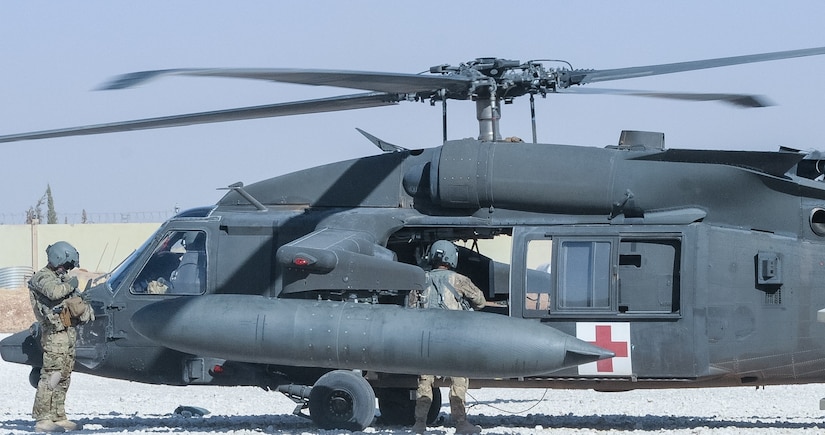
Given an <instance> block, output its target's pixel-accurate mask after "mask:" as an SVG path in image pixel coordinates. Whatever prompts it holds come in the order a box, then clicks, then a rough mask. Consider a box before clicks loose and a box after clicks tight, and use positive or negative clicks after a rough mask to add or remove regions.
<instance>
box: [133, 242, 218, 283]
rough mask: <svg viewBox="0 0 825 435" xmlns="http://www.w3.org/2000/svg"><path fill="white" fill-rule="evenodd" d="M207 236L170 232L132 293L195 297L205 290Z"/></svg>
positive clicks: (141, 274) (148, 262)
mask: <svg viewBox="0 0 825 435" xmlns="http://www.w3.org/2000/svg"><path fill="white" fill-rule="evenodd" d="M206 255H207V251H206V233H205V232H204V231H171V232H169V233H167V234H166V236H164V238H163V239H162V240H161V241H160V242H159V243H158V244H157V246H156V247H155V249H154V251H153V252H152V256H151V257H149V260H148V261H147V262H146V265H145V266H144V267H143V269H142V270H141V271H140V273H139V274H138V276H137V278H136V279H135V281H134V283H133V284H132V293H137V294H170V295H197V294H202V293H204V291H205V290H206V264H207V262H206V260H207V258H206Z"/></svg>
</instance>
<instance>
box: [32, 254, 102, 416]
mask: <svg viewBox="0 0 825 435" xmlns="http://www.w3.org/2000/svg"><path fill="white" fill-rule="evenodd" d="M46 255H47V257H48V264H47V265H46V267H44V268H43V269H40V270H39V271H38V272H37V273H35V274H34V276H33V277H32V279H31V280H29V296H30V298H31V304H32V308H33V309H34V315H35V317H36V318H37V321H38V322H39V323H40V344H41V346H42V348H43V367H42V368H41V369H40V381H39V382H38V384H37V393H36V394H35V397H34V407H33V409H32V416H33V417H34V419H35V420H36V423H35V430H36V431H37V432H64V431H67V430H76V429H80V426H79V425H78V424H77V423H75V422H73V421H70V420H68V419H67V418H66V409H65V401H66V391H67V390H68V389H69V382H70V378H71V374H72V369H73V368H74V361H75V341H76V339H77V331H76V327H75V326H76V325H77V324H79V323H83V322H88V321H90V320H93V319H94V313H93V311H92V309H91V307H90V306H89V305H88V304H86V302H85V301H83V300H82V299H81V298H80V297H79V296H78V295H79V293H78V291H77V284H78V282H77V277H76V276H72V277H69V276H68V275H67V273H66V272H68V271H69V270H71V269H73V268H75V267H77V266H79V265H80V256H79V254H78V252H77V250H76V249H75V248H74V247H73V246H72V245H70V244H69V243H66V242H57V243H55V244H53V245H49V247H48V248H46Z"/></svg>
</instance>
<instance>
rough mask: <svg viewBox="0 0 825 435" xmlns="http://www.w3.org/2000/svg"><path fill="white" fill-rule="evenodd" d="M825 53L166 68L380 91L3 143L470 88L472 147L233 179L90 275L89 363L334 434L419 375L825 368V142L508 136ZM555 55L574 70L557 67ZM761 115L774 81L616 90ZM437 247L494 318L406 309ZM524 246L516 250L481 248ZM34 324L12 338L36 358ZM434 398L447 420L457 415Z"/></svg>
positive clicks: (740, 373)
mask: <svg viewBox="0 0 825 435" xmlns="http://www.w3.org/2000/svg"><path fill="white" fill-rule="evenodd" d="M821 54H825V48H812V49H804V50H793V51H784V52H775V53H766V54H756V55H747V56H738V57H729V58H719V59H709V60H700V61H693V62H683V63H675V64H662V65H651V66H643V67H631V68H618V69H604V70H583V69H573V68H572V67H571V66H569V65H568V64H565V63H563V62H562V63H560V64H559V63H558V62H551V61H547V60H532V61H527V62H520V61H513V60H505V59H498V58H479V59H476V60H473V61H470V62H467V63H462V64H460V65H459V66H450V65H439V66H435V67H432V68H430V70H429V73H430V74H429V75H427V74H402V73H381V72H364V71H336V70H306V69H170V70H163V71H146V72H137V73H131V74H126V75H123V76H120V77H117V78H115V79H114V80H112V81H111V82H109V83H107V84H106V85H105V86H104V88H106V89H122V88H126V87H131V86H135V85H138V84H141V83H144V82H146V81H148V80H151V79H157V78H160V77H163V76H169V75H184V76H209V77H228V78H250V79H259V80H270V81H275V82H286V83H294V84H305V85H319V86H320V85H323V86H337V87H344V88H354V89H360V90H364V91H369V92H366V93H359V94H353V95H345V96H339V97H331V98H322V99H315V100H304V101H296V102H289V103H279V104H272V105H266V106H257V107H247V108H240V109H229V110H224V111H215V112H203V113H194V114H186V115H177V116H169V117H162V118H152V119H143V120H136V121H126V122H118V123H111V124H101V125H91V126H85V127H75V128H66V129H60V130H49V131H40V132H32V133H23V134H15V135H7V136H2V137H0V142H10V141H16V140H32V139H45V138H52V137H62V136H72V135H83V134H98V133H111V132H120V131H129V130H137V129H148V128H162V127H171V126H178V125H189V124H198V123H207V122H218V121H227V120H236V119H249V118H259V117H271V116H287V115H295V114H303V113H317V112H325V111H337V110H347V109H356V108H364V107H377V106H385V105H394V104H398V103H401V102H404V101H429V102H430V103H432V104H433V105H436V104H437V103H438V102H441V104H442V105H443V107H444V114H445V115H444V116H445V119H446V102H447V101H448V100H460V101H466V100H472V101H474V102H475V104H476V109H477V110H476V112H477V119H478V124H479V136H478V139H462V140H447V135H446V120H445V124H444V125H445V127H444V143H443V144H441V145H438V146H435V147H433V148H427V149H406V148H404V147H401V146H397V145H393V144H390V143H388V142H386V141H384V140H382V139H379V138H376V137H374V136H372V135H370V134H368V133H367V134H366V136H367V138H368V139H369V140H371V141H372V142H373V143H374V144H375V145H377V146H378V147H379V148H381V150H382V151H384V152H383V153H381V154H378V155H374V156H369V157H364V158H359V159H354V160H349V161H343V162H338V163H332V164H328V165H324V166H320V167H316V168H311V169H305V170H301V171H297V172H294V173H290V174H286V175H281V176H277V177H274V178H271V179H268V180H264V181H260V182H257V183H254V184H251V185H248V186H245V185H243V184H242V183H235V184H231V185H229V186H228V187H227V189H228V192H227V193H226V195H225V196H224V197H223V198H222V199H221V200H219V201H218V203H217V204H215V205H211V206H206V207H201V208H196V209H192V210H187V211H184V212H182V213H180V214H178V215H176V216H175V217H173V218H171V219H169V220H168V221H167V222H165V223H164V224H162V225H161V227H160V228H159V229H158V231H157V232H156V233H155V234H154V235H153V236H152V237H151V238H150V239H149V240H147V241H146V242H145V243H144V244H143V245H142V246H141V247H140V248H139V249H137V250H136V251H135V252H134V253H132V254H131V255H130V256H129V257H128V258H127V259H126V260H125V261H124V262H123V263H122V264H120V265H119V266H117V267H116V268H115V269H114V270H113V271H111V272H110V273H108V274H106V275H105V276H104V277H102V279H100V280H98V281H94V282H91V283H90V284H89V286H88V287H87V288H86V290H85V292H84V293H85V295H86V297H87V298H88V299H89V300H90V301H91V303H92V305H93V306H94V309H95V316H96V319H95V321H94V322H92V323H89V324H86V325H83V326H81V327H80V333H79V340H78V344H77V349H78V350H77V354H78V358H77V365H76V369H77V371H79V372H84V373H90V374H94V375H99V376H105V377H111V378H119V379H127V380H132V381H137V382H145V383H153V384H170V385H181V386H184V385H252V386H259V387H261V388H265V389H269V390H273V391H279V392H281V393H284V394H286V395H287V396H289V397H290V398H292V399H293V400H294V401H295V402H296V404H297V405H296V409H295V413H298V414H301V415H304V414H303V412H304V410H306V409H307V408H308V410H309V417H310V418H311V419H312V420H313V421H314V422H315V423H316V424H317V425H318V426H320V427H322V428H343V429H351V430H361V429H363V428H365V427H367V426H369V425H370V424H371V423H372V422H373V419H374V417H375V401H376V399H377V401H378V408H379V410H380V415H381V418H382V420H383V422H384V423H386V424H409V423H411V421H412V418H413V408H414V401H413V397H414V395H412V394H411V393H414V389H415V388H416V375H417V374H419V373H435V374H439V375H444V376H450V375H460V376H468V377H470V378H471V387H474V388H483V387H506V388H582V389H595V390H600V391H623V390H630V389H650V388H686V387H712V386H740V385H750V386H760V385H771V384H795V383H813V382H822V381H823V379H825V378H824V377H823V376H825V363H823V361H825V325H822V324H820V323H817V310H820V309H823V308H825V293H823V292H820V291H815V289H816V286H817V285H819V283H821V282H825V267H824V266H823V264H825V254H823V252H825V184H824V183H823V176H825V158H823V156H822V154H821V153H819V152H811V153H803V152H800V151H798V150H793V149H787V148H784V149H780V150H779V151H777V152H749V151H705V150H689V149H666V148H665V146H664V135H663V134H662V133H655V132H633V131H627V132H623V133H622V135H621V136H620V141H619V143H618V145H616V146H608V147H604V148H603V147H582V146H570V145H558V144H537V143H535V142H536V140H535V122H534V129H533V130H534V139H533V143H525V142H521V141H517V140H504V139H502V137H501V134H500V132H499V127H498V126H499V119H500V104H502V102H504V103H506V102H508V101H509V100H512V99H514V98H517V97H521V96H529V97H530V100H531V107H533V108H534V105H533V104H532V103H533V102H534V97H535V96H536V95H539V96H542V97H545V96H547V95H548V94H553V93H561V92H574V91H576V90H577V89H579V88H578V86H579V85H584V84H588V83H595V82H601V81H609V80H618V79H625V78H636V77H645V76H651V75H657V74H670V73H677V72H682V71H690V70H698V69H705V68H714V67H722V66H728V65H736V64H744V63H751V62H762V61H769V60H779V59H786V58H792V57H802V56H812V55H821ZM545 63H555V64H557V65H561V66H559V67H557V68H548V67H545ZM605 92H614V93H616V92H618V93H625V94H627V93H630V94H633V93H634V92H635V93H636V94H642V95H645V96H657V97H666V98H677V99H688V100H719V101H726V102H730V103H733V104H737V105H741V106H745V107H759V106H761V105H764V102H763V101H762V100H760V99H759V98H758V97H754V96H749V95H736V94H689V93H659V92H640V91H628V92H623V91H616V90H607V91H605ZM437 240H450V241H454V242H465V245H466V246H469V247H462V248H460V253H459V263H458V271H459V272H460V273H463V274H465V275H467V276H469V277H470V278H471V279H472V280H473V281H474V282H475V283H476V284H477V285H478V286H479V287H480V288H481V289H482V290H483V291H484V292H485V295H486V298H487V299H488V300H489V301H492V302H493V303H492V304H490V305H491V306H489V307H487V308H485V309H484V310H482V311H480V312H470V311H449V310H417V309H410V308H406V307H405V299H406V297H407V295H408V294H409V292H411V291H413V290H421V289H423V287H424V286H425V285H426V272H425V265H426V261H427V260H426V253H427V251H428V248H429V246H430V245H431V244H433V243H434V242H435V241H437ZM497 240H499V241H500V240H505V241H506V242H507V245H508V246H509V247H508V248H507V252H508V254H507V260H506V261H497V260H494V259H493V258H492V254H491V252H490V251H486V249H487V248H484V247H483V246H485V245H484V243H483V242H485V241H497ZM37 337H38V331H37V328H32V329H31V330H29V331H21V332H19V333H17V334H14V335H12V336H10V337H8V338H6V339H4V340H3V341H2V343H0V353H2V357H3V359H4V360H6V361H10V362H15V363H21V364H28V365H31V366H32V367H33V378H34V379H36V377H37V371H38V367H39V366H40V365H41V364H42V360H41V356H42V355H41V350H40V348H39V344H38V340H37ZM439 406H440V397H437V398H436V400H434V406H433V409H431V410H430V411H431V413H430V415H431V418H434V417H435V415H437V412H438V407H439Z"/></svg>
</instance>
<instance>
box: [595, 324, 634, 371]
mask: <svg viewBox="0 0 825 435" xmlns="http://www.w3.org/2000/svg"><path fill="white" fill-rule="evenodd" d="M590 344H595V345H596V346H599V347H601V348H603V349H607V350H609V351H611V352H613V353H615V354H616V356H617V357H627V342H626V341H613V332H612V330H611V326H610V325H596V341H591V342H590ZM596 371H598V372H612V371H613V358H610V359H603V360H599V361H597V362H596Z"/></svg>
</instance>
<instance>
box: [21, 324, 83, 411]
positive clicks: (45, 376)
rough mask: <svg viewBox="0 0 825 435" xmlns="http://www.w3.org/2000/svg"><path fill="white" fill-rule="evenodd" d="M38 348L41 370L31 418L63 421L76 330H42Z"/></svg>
mask: <svg viewBox="0 0 825 435" xmlns="http://www.w3.org/2000/svg"><path fill="white" fill-rule="evenodd" d="M42 334H43V335H42V337H41V338H40V345H41V346H42V347H43V367H42V368H41V369H40V381H39V382H38V383H37V393H35V396H34V407H33V408H32V417H34V419H35V420H36V421H40V420H51V421H60V420H66V405H65V404H66V391H68V390H69V383H70V382H71V376H72V369H73V368H74V361H75V341H76V340H77V331H76V330H75V328H68V329H66V330H64V331H59V332H56V331H51V330H49V328H42Z"/></svg>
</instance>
